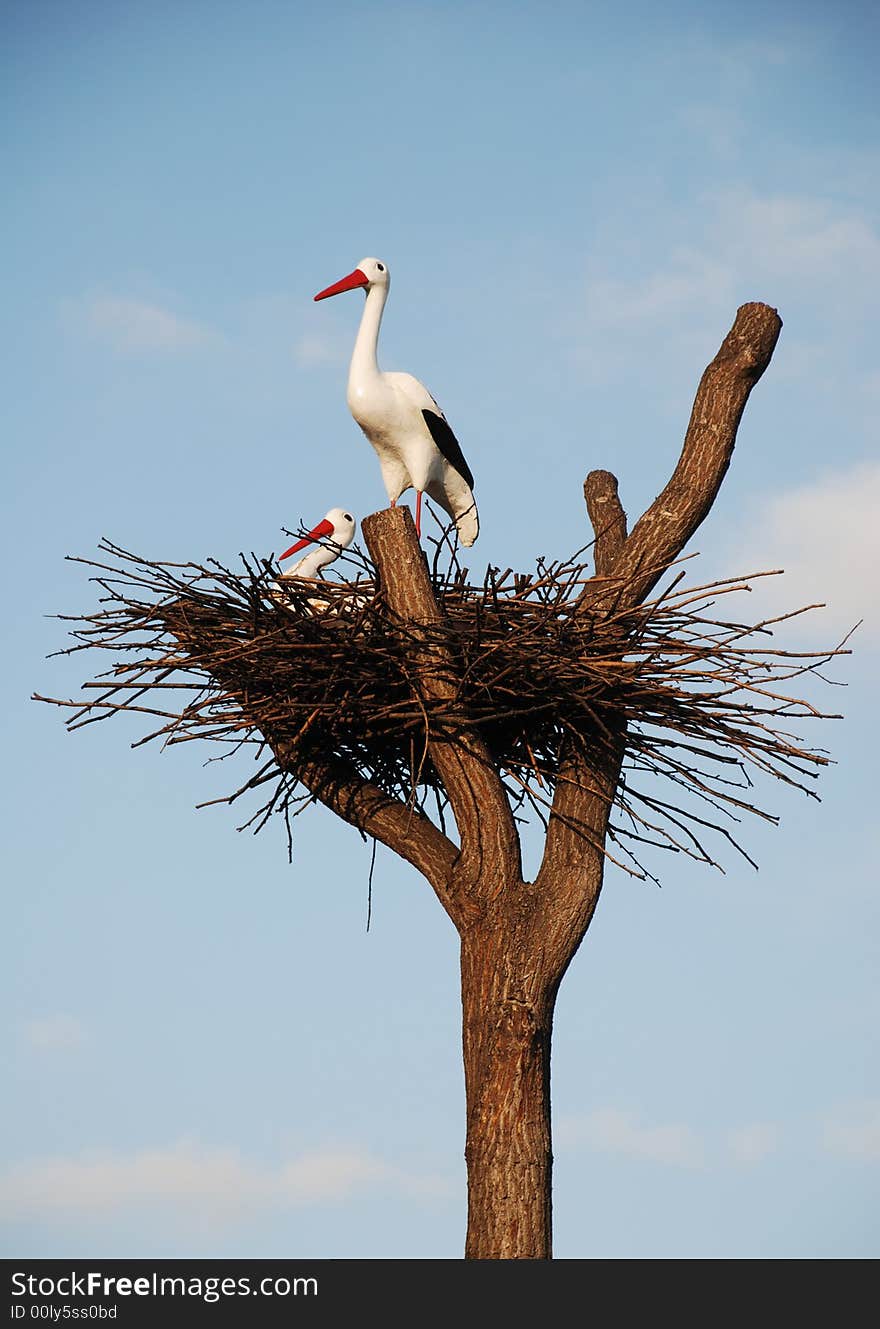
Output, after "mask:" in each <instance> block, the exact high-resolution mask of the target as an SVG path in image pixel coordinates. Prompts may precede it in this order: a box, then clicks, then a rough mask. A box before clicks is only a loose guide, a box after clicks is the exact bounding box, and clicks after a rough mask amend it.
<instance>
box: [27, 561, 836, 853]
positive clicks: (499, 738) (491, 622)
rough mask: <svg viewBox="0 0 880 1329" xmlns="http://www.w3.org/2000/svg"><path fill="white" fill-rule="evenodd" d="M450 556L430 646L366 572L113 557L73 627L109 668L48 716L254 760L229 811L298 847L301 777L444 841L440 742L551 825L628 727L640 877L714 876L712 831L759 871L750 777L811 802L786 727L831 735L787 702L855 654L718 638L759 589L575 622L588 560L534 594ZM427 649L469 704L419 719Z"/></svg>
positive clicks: (679, 572) (631, 817)
mask: <svg viewBox="0 0 880 1329" xmlns="http://www.w3.org/2000/svg"><path fill="white" fill-rule="evenodd" d="M441 547H442V546H441V544H440V543H439V542H438V544H437V555H435V558H434V566H433V569H432V582H433V588H434V593H435V597H436V600H437V603H438V606H439V607H440V608H441V610H442V622H440V623H439V624H436V625H434V626H432V627H426V626H425V625H422V624H411V623H406V622H402V621H400V620H397V619H395V618H394V616H393V615H392V614H391V613H390V611H389V610H388V609H387V607H386V605H385V603H384V601H383V598H382V595H381V593H380V590H379V589H377V583H376V574H375V570H374V569H373V567H372V565H371V564H370V563H369V561H368V560H367V559H366V557H365V556H364V555H362V554H361V553H359V552H358V551H354V552H352V551H348V553H347V554H346V555H345V556H344V557H343V559H342V560H340V562H337V563H336V564H334V566H333V568H332V569H331V571H332V572H333V574H334V576H335V580H333V581H329V580H328V581H323V582H322V581H317V582H311V583H302V582H300V583H297V582H291V583H289V584H285V583H281V585H282V586H283V587H284V589H283V590H282V591H279V589H278V585H279V584H278V582H277V577H278V569H277V567H275V566H273V565H272V564H270V563H269V562H268V561H261V560H259V559H256V558H253V557H252V558H250V559H248V558H244V557H243V556H242V567H241V571H238V572H233V571H231V570H229V569H227V568H224V567H221V566H220V565H219V564H214V563H211V564H209V565H208V566H200V565H197V564H186V565H180V564H169V563H161V562H151V561H148V560H143V559H139V558H137V557H135V556H134V555H132V554H130V553H128V552H126V551H125V550H123V549H120V548H118V547H117V546H115V545H112V544H109V543H107V542H105V543H103V544H102V546H101V551H102V557H103V560H104V561H100V562H98V561H92V560H78V561H81V562H84V563H85V564H86V566H88V567H90V568H91V569H92V570H93V580H94V581H96V582H97V584H98V586H99V587H101V588H102V590H103V592H104V598H103V599H102V600H101V602H100V605H99V607H98V608H97V609H96V610H95V611H94V612H92V613H90V614H86V615H84V616H82V617H81V618H78V619H76V620H74V627H73V628H72V636H73V637H74V638H75V642H76V644H75V645H74V646H72V647H71V648H69V649H70V650H71V651H76V650H85V649H99V650H102V651H109V652H110V653H111V655H112V656H113V662H112V665H111V667H110V668H109V670H107V671H106V672H104V673H101V674H99V675H98V676H97V678H96V679H94V680H92V681H89V682H87V683H86V684H84V687H85V688H86V689H87V691H88V697H87V699H85V700H83V699H80V700H78V701H77V700H67V701H58V700H57V699H53V698H40V700H44V701H54V702H55V703H56V704H60V705H63V706H66V707H68V708H70V709H71V715H70V718H69V721H68V724H69V726H70V727H71V728H76V727H78V726H81V725H84V724H90V723H93V722H94V721H96V720H100V719H104V718H106V717H108V716H109V715H111V714H114V713H117V712H120V711H128V712H137V713H139V714H142V715H146V716H154V717H157V718H158V719H159V721H160V723H159V725H158V726H153V727H152V728H151V729H150V731H149V732H148V733H147V734H145V735H144V737H143V738H141V739H140V740H139V742H147V741H149V740H150V739H158V740H160V741H162V742H163V743H169V744H173V743H179V742H184V741H189V740H192V739H194V738H203V739H207V740H210V741H212V742H214V743H217V744H221V745H223V747H224V750H225V751H229V752H231V751H233V750H236V751H237V750H239V749H240V748H241V746H242V745H243V744H244V745H253V747H254V755H255V757H256V759H257V770H256V773H254V774H252V775H251V777H250V778H249V779H247V780H246V781H245V782H244V783H243V784H242V785H241V786H240V787H239V788H238V789H236V790H235V791H234V793H232V794H230V795H229V796H228V801H233V800H234V799H236V798H237V797H238V796H239V795H240V794H242V793H244V792H245V791H246V790H248V789H254V788H257V787H261V786H266V785H268V786H269V788H268V790H267V791H266V792H267V793H268V798H267V799H266V800H265V801H264V802H263V803H262V804H261V806H260V807H259V809H258V811H257V812H256V813H254V814H253V816H252V817H250V818H249V820H248V821H247V822H245V825H252V826H254V827H255V828H256V829H259V828H260V827H261V826H262V825H264V824H265V822H266V820H267V819H268V817H269V816H270V814H271V813H273V812H280V813H281V814H283V815H284V816H285V817H286V819H287V822H288V831H289V827H290V817H291V814H295V813H297V812H298V811H301V810H302V809H303V807H304V806H306V805H307V804H308V803H309V802H310V801H312V800H313V795H312V793H311V791H310V790H308V789H306V790H305V791H304V789H303V786H302V785H301V784H300V783H299V781H298V772H302V771H305V770H306V769H307V768H308V767H309V766H310V764H311V763H312V762H314V761H322V760H326V759H327V758H328V757H331V758H334V759H341V760H342V761H343V762H345V763H346V766H347V767H348V768H349V769H354V770H355V771H357V772H358V773H359V774H361V775H363V776H364V777H365V778H367V779H369V780H370V781H371V782H372V783H373V784H374V785H377V786H378V787H379V788H381V789H382V790H383V791H385V792H386V793H388V794H389V795H390V796H393V797H395V798H399V799H402V800H403V801H405V802H408V803H410V804H411V805H414V806H416V807H419V808H420V809H422V810H428V811H431V810H436V812H437V814H438V815H439V817H440V819H441V820H442V817H443V810H444V806H445V794H444V790H443V787H442V784H441V782H440V780H439V778H438V776H437V774H436V771H435V769H434V766H433V764H432V762H431V760H430V756H429V753H428V740H429V739H430V740H431V741H436V742H451V743H454V742H456V741H457V739H458V738H459V737H460V736H461V734H462V733H463V732H464V731H465V730H467V729H469V728H470V729H473V728H475V727H476V728H477V729H478V730H479V732H480V734H481V735H482V737H483V740H484V742H485V743H486V745H487V747H488V750H489V752H490V754H491V758H492V760H493V761H494V763H495V765H496V767H497V768H498V770H499V771H500V772H501V775H502V778H503V779H504V782H505V785H506V787H507V789H508V793H509V795H510V798H511V801H512V803H513V804H514V808H515V811H517V812H518V813H519V814H520V815H522V814H524V813H526V812H527V811H529V810H532V811H534V812H535V813H536V814H537V815H538V816H539V817H541V818H542V819H543V818H545V817H546V815H547V813H548V810H549V806H550V802H551V800H552V795H553V791H554V787H555V783H556V780H557V776H558V774H559V770H560V756H561V753H562V750H563V745H564V744H565V743H566V742H568V743H570V744H575V745H576V746H577V747H578V749H579V750H580V751H581V752H582V753H583V754H584V755H585V756H586V757H587V759H588V761H589V760H590V759H591V754H593V755H595V754H596V753H597V752H601V750H602V749H603V747H604V746H605V745H606V744H607V743H608V742H609V741H610V739H609V735H610V734H612V733H618V732H619V731H620V729H621V727H622V726H625V727H626V734H627V739H626V744H627V746H626V758H625V762H624V773H623V777H622V779H621V782H620V785H619V789H618V795H617V815H616V817H615V819H614V820H613V822H612V826H611V830H610V834H611V838H612V840H616V841H617V843H618V844H621V845H622V846H623V848H624V852H625V854H626V855H627V856H628V857H627V862H628V863H629V864H630V866H631V868H632V869H633V870H636V871H637V872H639V873H641V872H643V871H644V869H643V867H642V865H641V863H640V862H639V860H638V858H637V857H636V848H637V842H645V841H648V842H651V843H654V844H659V845H662V846H663V847H666V848H674V849H679V850H684V851H685V852H687V853H690V854H692V855H693V856H695V857H698V858H701V859H703V860H704V861H707V862H714V859H713V858H712V856H711V855H710V853H709V852H708V850H707V849H706V848H705V847H704V843H703V840H702V838H701V837H702V836H703V835H704V833H705V830H706V828H708V827H711V828H712V829H713V830H715V831H718V832H720V833H721V834H722V835H723V836H725V837H726V838H727V840H728V841H730V842H731V843H733V844H735V845H736V847H737V848H738V849H740V851H741V852H743V853H744V852H745V851H744V850H742V848H741V846H740V845H739V844H738V843H737V841H736V838H735V836H734V835H733V834H732V833H731V823H732V822H733V823H735V822H736V821H737V820H739V818H740V816H741V814H742V812H743V811H749V812H754V813H757V814H758V815H760V816H764V817H769V814H768V813H766V812H764V811H763V810H762V809H760V808H758V807H757V806H756V805H755V804H754V803H753V802H752V799H751V794H750V790H751V787H752V779H751V774H753V773H754V772H755V771H760V772H763V773H765V774H769V775H772V776H774V777H776V778H778V779H780V780H782V781H784V782H785V783H787V784H789V785H795V786H797V787H798V788H800V789H803V790H805V792H807V793H812V792H813V791H812V790H811V789H810V788H809V784H808V783H807V782H808V781H810V780H811V779H812V778H814V777H815V775H816V773H817V771H818V768H819V767H821V766H822V765H825V764H827V762H828V757H827V754H826V753H825V752H824V751H822V750H817V749H813V748H809V747H806V746H804V745H803V743H802V742H801V740H800V739H799V738H798V737H797V736H796V735H795V734H793V733H791V732H790V729H789V726H790V724H791V723H792V722H793V721H799V720H802V719H805V718H816V717H820V716H823V717H824V718H829V717H827V716H826V715H825V713H823V712H820V711H819V710H818V709H817V708H816V707H815V706H813V705H812V704H811V703H810V702H808V701H806V700H802V699H799V698H796V697H793V696H791V695H788V689H787V685H788V684H789V683H790V681H791V680H793V679H797V678H799V677H802V676H803V675H805V674H818V673H819V671H820V669H821V667H822V666H823V665H824V664H825V663H826V662H827V661H828V660H829V659H830V658H831V657H832V656H834V655H835V654H838V653H840V652H841V650H842V647H836V648H835V649H834V650H831V651H823V652H794V651H786V650H782V649H779V648H778V647H777V646H776V645H775V642H774V638H773V633H772V628H773V626H774V625H775V624H776V623H778V622H779V621H780V620H778V619H776V620H772V621H768V622H762V623H758V624H751V625H749V624H743V623H737V622H734V621H728V620H725V619H724V618H720V617H718V611H717V603H718V601H719V599H723V598H724V597H728V596H730V595H732V594H733V593H734V592H736V591H739V590H744V589H748V580H749V579H743V578H738V579H732V580H730V581H725V582H719V583H713V584H712V585H709V586H696V587H689V586H687V584H686V580H685V578H684V571H683V569H682V568H680V567H679V568H677V569H674V570H673V573H672V575H671V583H670V585H668V586H667V588H666V590H665V591H664V592H663V593H662V594H659V595H657V596H656V597H655V598H654V599H653V600H651V601H650V602H648V603H646V604H643V605H640V606H638V607H637V608H635V609H625V610H620V611H616V610H615V608H614V603H615V595H618V598H619V589H620V588H619V586H618V587H615V585H614V583H613V582H609V583H608V586H607V590H606V591H605V592H604V594H603V593H602V592H601V591H600V593H599V596H598V599H596V600H595V601H594V607H593V610H592V611H591V612H590V611H588V612H586V613H583V612H582V613H575V612H573V610H574V606H575V604H576V601H577V600H578V597H579V596H580V594H581V592H582V591H583V588H584V585H585V584H586V582H587V580H588V576H589V573H588V569H587V566H586V563H585V561H583V559H584V556H583V553H581V554H579V555H578V556H576V557H575V558H574V559H572V560H570V561H567V562H563V563H552V564H544V563H542V562H540V561H539V563H538V565H537V567H536V570H535V571H534V573H531V574H513V573H512V572H511V571H510V570H508V571H507V572H504V573H501V572H500V571H499V570H498V569H493V568H490V569H489V570H488V571H487V573H486V576H485V578H484V579H483V581H482V582H481V583H480V582H474V581H471V580H469V579H468V576H467V573H466V570H464V569H462V568H461V567H460V566H459V564H458V562H457V561H456V558H455V556H454V554H453V555H452V557H450V558H448V559H446V561H445V565H444V566H443V567H441V566H440V563H441V558H440V550H441ZM758 575H762V576H763V575H769V574H758ZM797 612H803V611H797ZM785 617H786V618H789V617H792V615H786V616H785ZM416 637H417V638H418V651H420V652H421V653H422V654H423V653H424V649H425V643H426V642H427V643H428V644H429V645H430V644H431V643H432V642H433V643H436V645H437V646H438V647H441V648H442V650H443V653H444V656H446V657H447V658H448V660H449V662H450V669H449V672H450V678H451V679H452V680H453V681H454V684H455V686H454V694H453V695H452V696H451V697H447V699H445V700H444V701H443V702H436V703H432V704H426V702H425V701H424V699H423V698H422V697H421V696H420V692H419V689H418V687H417V686H415V685H414V674H413V669H414V667H413V660H414V658H415V656H416V655H418V652H415V653H414V650H413V646H414V642H415V639H416ZM279 751H283V753H284V763H283V769H282V768H281V767H280V766H279V763H278V760H277V757H278V753H279ZM213 801H221V800H213ZM222 801H227V800H222ZM770 819H771V820H775V818H770ZM242 829H243V828H242ZM746 857H748V856H747V855H746ZM750 861H751V860H750ZM647 875H652V874H650V873H648V874H647Z"/></svg>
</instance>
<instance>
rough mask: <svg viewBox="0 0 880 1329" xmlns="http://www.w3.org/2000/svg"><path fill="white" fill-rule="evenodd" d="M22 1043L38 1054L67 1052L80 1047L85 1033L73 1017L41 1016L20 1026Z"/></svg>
mask: <svg viewBox="0 0 880 1329" xmlns="http://www.w3.org/2000/svg"><path fill="white" fill-rule="evenodd" d="M21 1033H22V1037H23V1039H24V1041H25V1042H26V1043H27V1044H28V1046H29V1047H32V1048H35V1049H36V1050H37V1051H38V1052H67V1051H72V1050H73V1049H74V1048H78V1047H81V1046H82V1044H83V1043H84V1042H85V1041H86V1032H85V1028H84V1027H83V1025H82V1023H81V1021H79V1020H77V1019H76V1017H75V1016H73V1015H61V1014H59V1015H43V1016H38V1017H36V1018H34V1019H32V1020H25V1021H24V1022H23V1024H22V1026H21Z"/></svg>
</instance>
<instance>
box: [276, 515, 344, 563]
mask: <svg viewBox="0 0 880 1329" xmlns="http://www.w3.org/2000/svg"><path fill="white" fill-rule="evenodd" d="M332 534H333V523H332V521H328V520H327V518H326V517H325V518H324V520H323V521H319V522H318V525H317V526H316V527H315V529H314V530H313V531H309V533H308V535H307V536H306V537H305V538H304V539H302V540H297V542H296V544H295V545H291V546H290V548H289V549H288V551H287V553H286V554H279V555H278V562H279V563H283V562H284V560H285V559H286V558H290V555H291V554H298V553H299V551H300V550H301V549H305V547H306V545H310V544H311V543H312V542H313V541H314V540H320V538H321V536H322V535H332Z"/></svg>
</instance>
